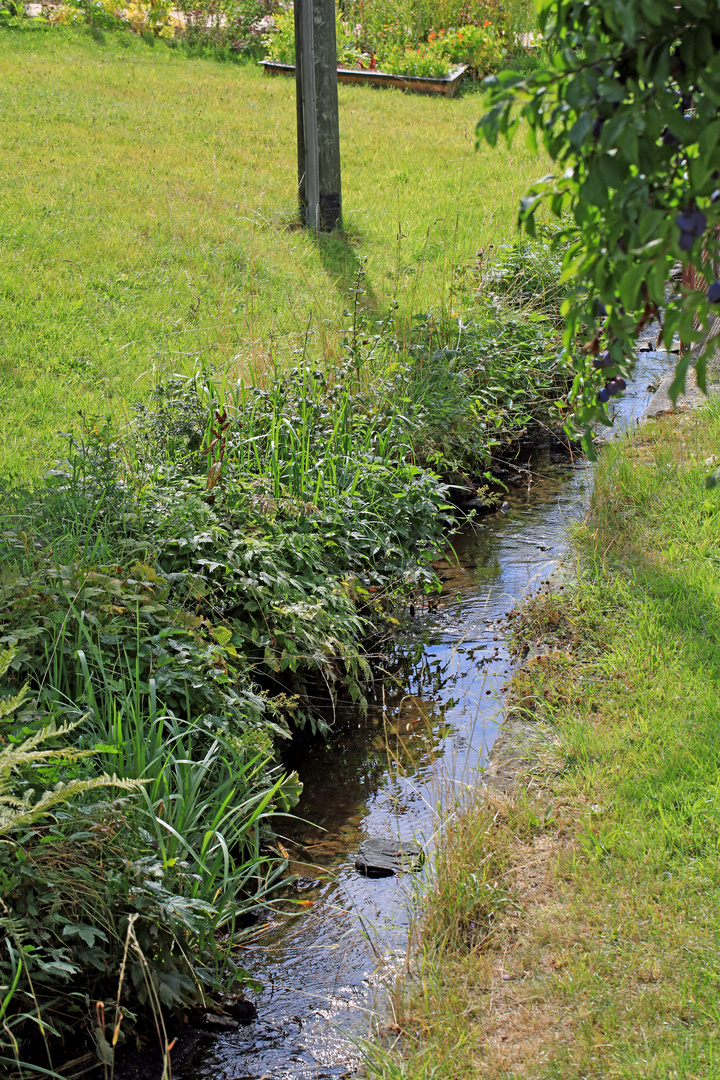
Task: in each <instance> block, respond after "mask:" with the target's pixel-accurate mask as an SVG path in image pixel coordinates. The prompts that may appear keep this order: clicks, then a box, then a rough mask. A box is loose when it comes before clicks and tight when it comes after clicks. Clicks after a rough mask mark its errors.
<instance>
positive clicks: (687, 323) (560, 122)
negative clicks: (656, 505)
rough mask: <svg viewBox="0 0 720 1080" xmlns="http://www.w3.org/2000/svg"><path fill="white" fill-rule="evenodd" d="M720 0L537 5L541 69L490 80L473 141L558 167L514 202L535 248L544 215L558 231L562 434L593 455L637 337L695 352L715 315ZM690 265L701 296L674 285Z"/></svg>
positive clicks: (703, 358) (679, 373) (682, 367)
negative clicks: (656, 330) (516, 148)
mask: <svg viewBox="0 0 720 1080" xmlns="http://www.w3.org/2000/svg"><path fill="white" fill-rule="evenodd" d="M719 15H720V3H718V0H681V2H673V0H651V2H648V0H596V2H595V3H592V4H587V3H584V2H580V0H541V3H540V12H539V25H540V29H541V32H542V34H543V35H544V38H545V40H546V42H547V43H548V44H549V46H550V47H551V52H550V53H549V55H550V56H551V59H550V61H549V63H548V66H546V67H545V68H544V69H539V70H535V71H533V72H532V73H530V74H527V75H521V74H518V73H513V72H503V73H501V74H500V75H498V76H495V77H492V78H490V79H488V80H487V85H488V87H489V90H490V95H489V108H488V111H487V112H486V114H485V115H484V116H483V117H482V119H481V120H480V122H479V126H478V130H479V133H480V135H481V136H483V137H484V138H485V139H486V140H487V141H488V142H489V143H490V144H491V145H494V144H495V143H496V141H497V138H498V136H499V135H503V136H505V137H506V138H507V139H508V140H509V139H511V138H512V136H513V135H514V134H515V133H516V132H517V131H518V129H519V128H520V127H523V128H524V129H525V131H526V132H527V137H528V140H529V143H530V145H531V146H533V147H534V146H535V145H536V143H537V139H538V137H539V138H540V139H541V140H542V143H543V145H544V148H545V150H546V151H547V153H548V154H549V156H550V158H551V159H552V161H553V162H554V163H555V166H556V168H555V169H554V171H553V173H552V174H551V175H549V176H545V177H544V178H543V179H541V180H539V181H537V182H536V183H535V184H534V185H533V186H532V187H531V188H530V190H529V191H528V193H527V194H526V195H525V197H524V198H523V199H522V200H521V204H520V212H519V221H520V224H521V226H523V227H524V228H525V229H526V230H527V232H528V233H530V234H531V235H534V233H535V230H536V219H537V217H538V215H539V213H540V212H541V210H542V208H543V207H544V206H546V205H547V206H549V208H550V210H551V212H552V213H553V214H554V215H556V216H557V217H559V218H560V219H561V222H560V225H559V227H558V228H557V230H556V232H555V242H556V244H557V246H558V248H563V247H564V254H563V280H564V281H566V282H567V285H568V290H569V292H568V297H567V299H566V301H565V304H564V308H563V314H564V316H565V318H566V326H565V331H564V339H563V343H564V352H565V355H566V356H567V358H568V359H569V360H570V362H571V363H572V365H573V367H574V371H575V377H574V382H573V387H572V391H571V400H572V401H573V402H574V405H575V414H574V417H573V418H572V420H571V421H570V422H568V428H569V430H571V431H573V432H581V433H582V435H583V438H584V442H585V445H586V448H587V450H588V452H590V453H591V452H592V444H591V430H592V424H593V423H595V422H597V421H600V422H602V423H606V424H607V423H609V420H608V415H607V411H606V407H605V406H606V402H607V400H608V398H609V397H611V396H613V395H614V394H617V393H619V392H620V391H621V390H622V389H624V387H625V379H626V378H628V377H629V376H630V375H631V373H632V370H633V366H634V363H635V356H636V354H635V341H636V338H637V336H638V334H639V332H640V331H641V330H642V329H643V328H644V327H645V326H647V325H648V324H649V323H651V322H653V321H654V320H659V322H660V327H661V333H660V335H659V336H661V338H662V340H663V341H664V343H665V345H666V346H667V347H668V348H669V347H670V345H671V343H672V341H673V338H674V337H675V336H676V335H679V337H680V340H681V341H682V342H683V343H685V344H687V345H691V344H692V343H696V342H700V341H702V340H703V339H704V338H705V337H706V335H707V331H708V326H709V325H710V324H711V319H712V318H713V317H714V315H715V314H717V313H718V312H719V311H720V308H719V307H718V305H719V304H720V283H718V282H715V281H714V278H715V271H714V269H713V263H717V261H718V254H719V245H718V230H717V225H718V223H719V222H720V119H719V118H718V115H719V114H718V108H719V106H720V52H719V48H720V32H718V16H719ZM678 260H679V261H681V262H682V264H683V266H688V265H689V264H692V266H694V267H695V269H696V271H698V274H699V277H700V279H703V278H704V280H705V283H706V286H707V288H705V287H703V288H679V287H674V286H673V285H672V284H671V283H669V282H670V271H671V270H672V268H673V264H674V263H676V262H677V261H678ZM712 348H713V345H712V344H706V346H705V347H704V348H702V349H701V350H699V351H694V352H693V354H692V355H691V354H689V353H685V354H684V355H683V357H682V358H681V360H680V361H679V362H678V364H677V367H676V371H675V379H674V382H673V385H672V388H671V394H672V395H674V396H677V395H678V394H679V393H680V392H681V391H682V388H683V386H684V383H685V378H686V375H687V371H688V368H689V366H690V364H691V363H693V364H694V365H695V369H696V372H697V381H698V384H699V385H700V387H701V388H702V389H705V380H706V363H707V357H708V355H709V354H710V352H711V351H712Z"/></svg>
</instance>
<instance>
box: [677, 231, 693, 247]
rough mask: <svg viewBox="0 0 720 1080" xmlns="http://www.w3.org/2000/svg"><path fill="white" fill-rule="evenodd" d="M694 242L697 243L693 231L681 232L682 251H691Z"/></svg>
mask: <svg viewBox="0 0 720 1080" xmlns="http://www.w3.org/2000/svg"><path fill="white" fill-rule="evenodd" d="M694 243H695V237H694V236H693V234H692V233H689V232H681V233H680V240H679V245H680V250H681V251H690V248H691V247H692V246H693V244H694Z"/></svg>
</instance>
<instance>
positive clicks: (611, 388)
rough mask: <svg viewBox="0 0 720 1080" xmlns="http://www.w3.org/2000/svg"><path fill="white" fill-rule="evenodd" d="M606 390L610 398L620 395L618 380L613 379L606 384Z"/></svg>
mask: <svg viewBox="0 0 720 1080" xmlns="http://www.w3.org/2000/svg"><path fill="white" fill-rule="evenodd" d="M605 389H606V390H607V392H608V394H609V395H610V397H615V395H616V394H619V393H620V387H619V386H618V381H617V379H611V380H610V382H608V383H606V384H605Z"/></svg>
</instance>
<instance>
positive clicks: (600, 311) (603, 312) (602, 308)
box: [598, 300, 607, 319]
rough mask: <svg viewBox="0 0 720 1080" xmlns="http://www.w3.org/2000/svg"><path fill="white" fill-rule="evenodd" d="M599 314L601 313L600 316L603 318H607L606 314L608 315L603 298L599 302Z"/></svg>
mask: <svg viewBox="0 0 720 1080" xmlns="http://www.w3.org/2000/svg"><path fill="white" fill-rule="evenodd" d="M598 315H599V317H600V318H601V319H604V318H605V316H606V315H607V308H606V307H605V305H604V304H603V302H602V300H601V301H600V303H599V304H598Z"/></svg>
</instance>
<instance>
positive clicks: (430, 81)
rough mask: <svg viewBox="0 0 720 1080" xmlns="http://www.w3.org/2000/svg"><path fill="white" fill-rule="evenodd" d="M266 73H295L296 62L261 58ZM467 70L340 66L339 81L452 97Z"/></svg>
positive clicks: (465, 66)
mask: <svg viewBox="0 0 720 1080" xmlns="http://www.w3.org/2000/svg"><path fill="white" fill-rule="evenodd" d="M260 63H261V64H262V66H263V67H264V68H265V74H266V75H294V74H295V65H294V64H280V63H278V62H277V61H276V60H261V61H260ZM466 71H467V64H461V66H460V67H457V68H453V70H452V71H450V72H449V73H448V74H447V75H443V76H442V77H440V78H431V77H430V76H425V75H390V74H388V73H387V72H386V71H371V70H370V69H369V68H344V67H338V73H337V75H338V82H342V83H374V84H375V86H397V87H398V88H399V89H401V90H412V91H414V92H415V93H416V94H444V95H445V97H449V98H451V97H452V96H453V94H454V93H455V91H456V90H457V88H458V85H459V83H460V80H461V79H462V77H463V75H464V74H465V72H466Z"/></svg>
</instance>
